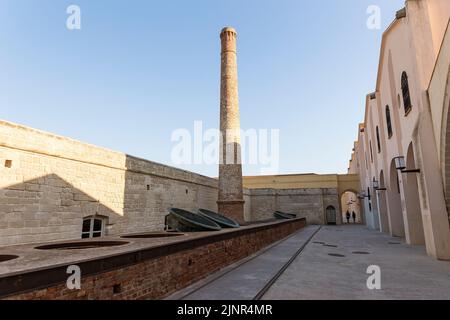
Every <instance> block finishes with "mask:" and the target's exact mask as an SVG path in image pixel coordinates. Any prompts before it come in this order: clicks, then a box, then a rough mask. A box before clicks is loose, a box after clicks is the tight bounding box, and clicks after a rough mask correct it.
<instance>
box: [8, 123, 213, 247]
mask: <svg viewBox="0 0 450 320" xmlns="http://www.w3.org/2000/svg"><path fill="white" fill-rule="evenodd" d="M217 192H218V190H217V180H216V179H212V178H208V177H204V176H201V175H198V174H195V173H192V172H187V171H183V170H179V169H176V168H172V167H169V166H165V165H161V164H158V163H154V162H150V161H146V160H142V159H138V158H135V157H131V156H128V155H126V154H123V153H119V152H114V151H110V150H107V149H103V148H99V147H95V146H92V145H89V144H85V143H81V142H78V141H75V140H71V139H68V138H65V137H60V136H56V135H52V134H49V133H45V132H42V131H38V130H34V129H31V128H27V127H24V126H20V125H16V124H12V123H9V122H5V121H0V245H13V244H20V243H31V242H45V241H54V240H67V239H78V238H80V236H81V228H82V219H83V217H86V216H91V215H95V214H98V215H102V216H104V217H107V233H108V234H110V235H114V234H119V233H124V232H140V231H146V230H148V231H152V230H162V229H163V225H164V216H165V215H166V214H167V208H169V207H172V206H176V207H181V208H185V209H188V210H191V209H196V208H199V207H203V208H206V209H210V210H216V209H217V205H216V201H217Z"/></svg>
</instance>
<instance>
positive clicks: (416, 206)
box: [403, 142, 425, 245]
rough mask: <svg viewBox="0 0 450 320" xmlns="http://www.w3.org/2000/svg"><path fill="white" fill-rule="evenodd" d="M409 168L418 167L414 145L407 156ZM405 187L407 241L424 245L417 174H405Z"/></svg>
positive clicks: (411, 145)
mask: <svg viewBox="0 0 450 320" xmlns="http://www.w3.org/2000/svg"><path fill="white" fill-rule="evenodd" d="M406 167H407V169H416V160H415V158H414V146H413V144H412V142H411V144H410V145H409V147H408V153H407V156H406ZM403 179H404V182H405V183H404V184H403V186H404V188H405V205H406V217H407V222H406V223H407V228H406V232H405V233H406V241H407V242H408V243H409V244H416V245H422V244H425V236H424V231H423V222H422V212H421V208H420V201H419V188H418V185H417V174H416V173H409V174H403Z"/></svg>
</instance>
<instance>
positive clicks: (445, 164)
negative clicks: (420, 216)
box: [441, 69, 450, 217]
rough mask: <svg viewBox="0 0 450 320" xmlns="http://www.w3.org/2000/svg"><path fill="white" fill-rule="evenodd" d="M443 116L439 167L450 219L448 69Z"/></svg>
mask: <svg viewBox="0 0 450 320" xmlns="http://www.w3.org/2000/svg"><path fill="white" fill-rule="evenodd" d="M444 97H445V98H444V99H445V100H444V105H443V109H444V110H443V113H442V114H443V116H444V117H446V118H444V119H445V120H444V121H443V124H444V125H445V127H444V128H442V135H441V137H442V144H441V146H442V147H441V159H442V160H441V166H442V175H443V178H444V179H443V180H444V189H445V202H446V206H447V213H448V215H449V217H450V69H449V72H448V76H447V88H446V90H445V95H444Z"/></svg>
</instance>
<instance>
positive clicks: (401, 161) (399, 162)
mask: <svg viewBox="0 0 450 320" xmlns="http://www.w3.org/2000/svg"><path fill="white" fill-rule="evenodd" d="M394 161H395V168H396V169H397V170H400V171H401V173H420V169H406V162H405V157H403V156H399V157H395V158H394Z"/></svg>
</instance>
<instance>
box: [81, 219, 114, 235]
mask: <svg viewBox="0 0 450 320" xmlns="http://www.w3.org/2000/svg"><path fill="white" fill-rule="evenodd" d="M107 219H108V217H103V216H90V217H86V218H84V219H83V229H82V231H81V238H83V239H84V238H98V237H102V236H104V233H105V226H106V221H107Z"/></svg>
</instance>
